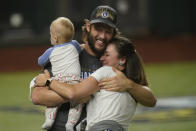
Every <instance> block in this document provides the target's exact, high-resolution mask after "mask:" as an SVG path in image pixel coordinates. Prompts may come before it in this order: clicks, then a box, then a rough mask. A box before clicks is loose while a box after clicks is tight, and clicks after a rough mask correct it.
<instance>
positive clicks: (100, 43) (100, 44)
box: [96, 40, 104, 47]
mask: <svg viewBox="0 0 196 131" xmlns="http://www.w3.org/2000/svg"><path fill="white" fill-rule="evenodd" d="M96 44H97V45H99V46H101V47H103V46H104V42H103V41H101V40H97V41H96Z"/></svg>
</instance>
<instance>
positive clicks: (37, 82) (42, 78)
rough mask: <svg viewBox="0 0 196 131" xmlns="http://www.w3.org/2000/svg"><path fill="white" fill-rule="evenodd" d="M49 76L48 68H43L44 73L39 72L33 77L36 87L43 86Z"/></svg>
mask: <svg viewBox="0 0 196 131" xmlns="http://www.w3.org/2000/svg"><path fill="white" fill-rule="evenodd" d="M49 78H50V73H49V72H48V70H44V74H39V75H38V76H37V77H36V79H35V86H36V87H43V86H45V84H46V81H47V80H48V79H49Z"/></svg>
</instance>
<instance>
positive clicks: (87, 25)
mask: <svg viewBox="0 0 196 131" xmlns="http://www.w3.org/2000/svg"><path fill="white" fill-rule="evenodd" d="M85 26H86V30H87V31H88V32H90V21H89V20H87V19H85Z"/></svg>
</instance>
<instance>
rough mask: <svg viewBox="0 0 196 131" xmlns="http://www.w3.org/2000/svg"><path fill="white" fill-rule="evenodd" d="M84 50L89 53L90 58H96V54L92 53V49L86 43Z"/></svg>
mask: <svg viewBox="0 0 196 131" xmlns="http://www.w3.org/2000/svg"><path fill="white" fill-rule="evenodd" d="M84 49H85V50H86V52H87V53H89V54H90V55H92V56H97V54H95V53H94V52H93V51H92V49H91V48H90V46H89V44H88V42H86V43H85V48H84Z"/></svg>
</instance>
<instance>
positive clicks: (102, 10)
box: [90, 5, 117, 28]
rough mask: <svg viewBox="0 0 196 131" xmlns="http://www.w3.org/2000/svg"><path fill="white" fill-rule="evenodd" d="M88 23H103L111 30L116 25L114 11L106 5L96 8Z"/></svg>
mask: <svg viewBox="0 0 196 131" xmlns="http://www.w3.org/2000/svg"><path fill="white" fill-rule="evenodd" d="M90 23H91V24H94V23H104V24H107V25H108V26H110V27H112V28H116V25H117V13H116V10H115V9H113V8H112V7H109V6H107V5H102V6H98V7H96V8H95V9H94V10H93V12H92V13H91V17H90Z"/></svg>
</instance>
